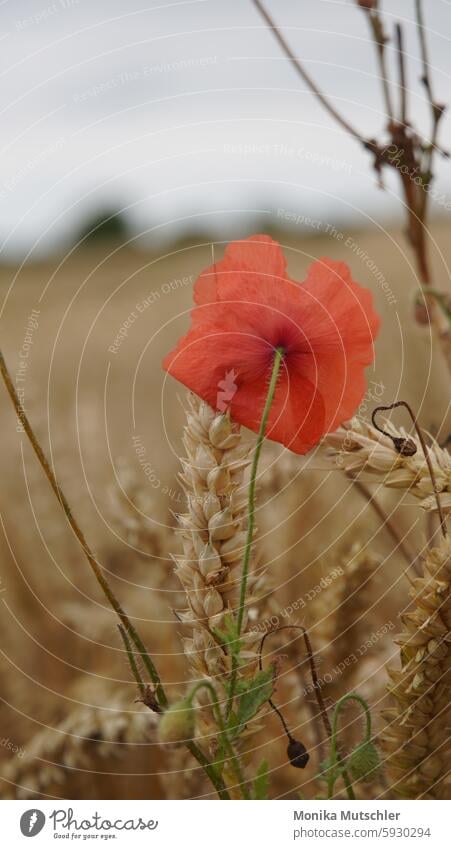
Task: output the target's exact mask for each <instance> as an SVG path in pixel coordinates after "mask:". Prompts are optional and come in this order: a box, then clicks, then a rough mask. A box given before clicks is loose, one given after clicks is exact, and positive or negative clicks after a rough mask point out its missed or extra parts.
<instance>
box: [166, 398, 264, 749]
mask: <svg viewBox="0 0 451 849" xmlns="http://www.w3.org/2000/svg"><path fill="white" fill-rule="evenodd" d="M183 443H184V447H185V450H186V458H185V459H184V460H182V461H181V462H182V466H183V473H182V474H181V475H180V479H181V483H182V486H183V490H184V493H185V496H186V506H187V511H186V513H184V514H182V515H178V516H177V522H178V525H179V528H180V531H179V533H180V536H181V539H182V544H183V555H181V556H175V557H174V561H175V564H176V574H177V575H178V578H179V580H180V582H181V584H182V586H183V589H184V591H185V596H186V601H187V605H188V606H187V609H185V610H183V611H179V612H178V617H179V619H180V621H181V622H183V623H184V625H186V626H187V627H189V629H190V631H191V633H190V634H189V635H188V636H186V637H185V638H184V640H183V645H184V651H185V654H186V656H187V657H188V660H189V664H190V668H191V671H192V674H193V677H194V678H195V679H196V680H201V679H204V678H210V679H213V681H214V684H215V687H216V691H217V693H218V698H219V699H220V700H222V699H224V698H225V693H226V687H225V684H226V681H227V679H228V677H229V675H230V673H231V659H230V657H229V655H228V654H227V653H226V652H225V650H224V647H223V645H222V644H221V640H220V639H219V638H218V631H220V630H221V628H222V627H223V626H224V616H225V614H226V613H227V611H231V610H235V611H236V610H237V608H238V605H239V597H240V578H241V566H242V560H243V551H244V545H245V540H246V506H247V492H246V479H245V478H246V475H245V473H246V469H247V467H248V465H249V454H250V452H251V450H252V444H251V443H250V442H249V441H247V440H245V439H244V438H243V435H242V433H241V431H240V430H239V429H238V428H237V427H235V425H233V424H232V422H231V420H230V418H229V416H228V415H222V414H217V413H215V412H214V411H213V410H212V409H211V407H209V406H208V404H206V403H204V402H203V401H200V400H199V399H198V398H197V397H196V396H194V395H189V396H188V410H187V424H186V427H185V431H184V438H183ZM260 585H261V579H259V578H258V576H257V575H256V574H255V572H252V571H251V574H250V579H249V584H248V590H249V595H248V602H251V603H252V600H253V599H252V595H253V593H257V592H258V590H259V588H260ZM249 614H250V611H249V606H247V608H246V611H245V614H244V628H243V633H242V636H241V639H242V640H243V642H244V648H243V650H242V652H241V657H242V659H244V660H245V661H246V662H245V664H244V665H243V667H242V668H241V670H240V675H241V676H244V677H248V676H249V677H252V675H253V674H254V672H255V671H256V668H257V665H258V656H257V652H256V645H257V642H258V634H256V633H255V632H251V631H250V630H247V625H248V622H249ZM198 698H199V701H200V702H201V703H203V704H204V705H205V704H206V703H207V704H208V701H209V696H208V693H207V694H206V695H205V691H203V692H201V693H199V696H198ZM198 730H199V732H201V733H202V735H205V736H207V737H209V738H210V747H211V748H212V749H213V750H214V748H215V735H216V731H217V729H216V723H215V719H214V715H213V712H212V711H211V710H210V709H208V707H204V709H203V710H202V711H201V721H200V722H199V723H198Z"/></svg>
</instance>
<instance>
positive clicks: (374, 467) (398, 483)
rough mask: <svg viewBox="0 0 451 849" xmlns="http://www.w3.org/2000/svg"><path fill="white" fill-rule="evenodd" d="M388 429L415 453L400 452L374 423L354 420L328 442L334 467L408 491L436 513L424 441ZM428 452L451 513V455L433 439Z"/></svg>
mask: <svg viewBox="0 0 451 849" xmlns="http://www.w3.org/2000/svg"><path fill="white" fill-rule="evenodd" d="M384 429H385V430H386V431H387V433H389V434H391V436H392V437H393V438H394V439H395V440H399V441H401V442H403V441H408V442H409V443H412V444H414V446H415V448H416V451H415V453H412V454H405V453H403V452H402V451H401V452H400V451H397V450H396V448H395V446H394V444H393V441H392V439H391V438H390V437H389V436H386V435H384V434H382V433H380V431H378V430H377V429H376V428H375V427H373V426H372V425H371V424H369V423H367V422H364V421H361V420H360V419H357V418H354V419H352V420H351V421H350V422H347V423H345V424H344V425H342V426H341V427H340V428H338V430H337V431H336V432H335V433H330V434H328V435H327V436H326V437H325V439H324V443H323V444H324V445H325V447H326V449H327V453H328V456H329V458H330V461H331V465H332V466H333V467H334V468H339V469H342V470H343V471H346V472H350V473H352V474H356V473H357V472H363V473H367V474H369V475H370V476H371V478H372V479H373V480H374V481H377V482H378V483H383V484H384V486H387V487H393V488H396V489H408V490H409V492H410V493H411V494H412V495H414V496H415V497H416V498H418V499H419V500H420V506H421V507H422V508H423V509H424V510H427V511H432V512H435V511H436V510H437V502H436V498H435V495H434V486H433V483H432V480H431V475H430V472H429V469H428V464H427V462H426V458H425V456H424V453H423V451H422V447H421V444H420V440H419V439H418V438H416V437H412V436H409V435H408V434H407V432H406V431H405V430H404V429H403V428H399V429H398V428H395V427H394V426H393V425H392V424H391V423H390V422H388V421H387V422H386V423H385V424H384ZM398 444H399V443H398ZM412 447H413V445H412ZM426 450H427V453H428V457H429V460H430V462H431V466H432V469H433V472H434V477H435V482H436V487H437V491H438V492H440V493H441V498H440V501H441V505H442V509H443V511H444V512H445V513H446V512H450V511H451V456H450V454H449V453H448V451H446V450H445V449H443V448H441V447H440V446H439V445H438V443H437V442H436V441H435V440H432V439H431V440H430V445H429V446H427V448H426Z"/></svg>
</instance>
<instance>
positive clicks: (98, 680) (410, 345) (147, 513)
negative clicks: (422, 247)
mask: <svg viewBox="0 0 451 849" xmlns="http://www.w3.org/2000/svg"><path fill="white" fill-rule="evenodd" d="M245 235H247V234H243V233H239V234H236V236H237V238H239V237H243V236H245ZM275 237H276V238H278V239H279V241H280V242H281V244H282V245H283V246H284V250H285V253H286V256H287V257H288V263H289V272H290V274H291V276H292V277H294V278H296V279H299V280H302V279H303V278H304V276H305V272H306V269H307V267H308V265H309V263H310V262H311V261H312V260H314V259H316V258H318V257H320V256H323V255H328V256H330V257H333V258H334V259H341V260H344V261H345V262H347V263H348V264H349V265H350V267H351V269H352V273H353V276H354V278H355V279H356V280H357V281H359V282H360V283H361V284H362V285H364V286H367V287H368V288H370V289H371V291H372V292H373V295H374V300H375V305H376V309H377V311H378V312H379V314H380V315H381V318H382V330H381V333H380V336H379V338H378V341H377V347H376V359H375V364H374V367H373V368H370V369H368V373H367V379H368V393H367V397H366V398H365V399H364V402H363V404H362V405H361V408H360V410H359V417H361V418H362V419H363V420H365V421H367V420H369V417H370V413H371V410H372V409H373V408H374V406H376V405H377V404H390V403H392V402H393V401H396V400H398V399H404V400H406V401H408V403H409V404H410V405H411V407H412V408H413V409H414V411H415V414H416V416H417V418H418V420H419V421H420V423H421V425H422V427H423V428H424V430H425V431H426V432H428V433H431V434H432V435H433V436H435V437H437V438H438V439H441V440H443V439H445V438H446V437H447V435H448V433H449V432H450V430H451V418H450V416H449V413H448V394H447V391H446V386H447V379H448V378H447V376H446V370H445V366H444V364H443V362H442V360H441V355H440V352H439V351H438V349H437V348H436V346H435V343H434V342H433V340H432V338H431V334H430V332H429V329H428V328H426V327H420V326H418V325H416V324H415V323H414V321H413V319H412V315H413V311H414V304H415V298H416V296H417V294H418V284H417V279H416V275H415V270H414V266H413V264H412V259H411V256H410V253H409V248H408V247H407V245H406V241H405V238H404V234H403V233H402V232H401V230H400V229H399V228H398V227H397V226H392V225H387V226H386V227H385V228H382V227H381V228H379V229H376V228H375V229H374V230H372V231H348V230H345V229H343V231H342V232H341V231H339V230H337V231H334V232H331V233H329V234H328V235H325V234H308V233H304V234H299V233H296V232H295V231H294V230H291V231H287V232H277V233H275ZM223 247H224V246H223V245H221V244H218V243H216V245H215V248H214V250H215V256H216V257H220V256H221V255H222V251H223ZM211 255H212V246H211V242H210V241H209V240H208V239H199V240H198V241H194V243H192V242H190V241H188V240H187V241H185V242H180V243H177V244H175V245H173V246H170V247H167V248H165V249H164V252H163V251H162V252H161V253H158V252H157V251H156V250H154V251H152V252H150V251H148V252H145V251H143V250H142V251H138V250H132V249H131V248H130V247H115V246H114V245H108V244H104V243H100V244H98V245H97V246H93V247H91V248H85V249H81V248H78V249H77V250H74V251H73V252H72V253H68V254H67V255H66V256H65V257H61V258H58V259H55V258H54V259H51V260H45V261H42V262H40V263H29V264H25V265H23V266H22V267H20V268H18V267H5V266H4V267H2V268H1V270H0V286H1V299H2V305H3V310H2V315H1V334H2V342H3V350H4V354H5V357H6V359H7V362H8V365H9V369H10V372H11V374H12V376H13V379H14V380H15V383H16V386H17V387H18V388H20V389H21V390H22V391H23V396H22V397H23V403H24V406H25V409H26V411H27V414H28V416H29V418H30V420H31V422H32V424H33V426H34V428H35V430H36V432H37V434H38V436H39V438H40V440H41V443H42V445H43V447H44V450H45V452H46V454H47V456H48V457H49V458H51V461H52V463H53V466H54V469H55V472H56V475H57V478H58V480H59V481H60V483H61V485H62V487H63V489H64V491H65V492H66V495H67V497H68V500H69V502H70V505H71V507H72V509H73V512H74V514H75V515H76V517H77V519H78V521H79V523H80V525H81V527H82V528H83V530H84V532H85V535H86V537H87V539H88V540H89V543H90V545H91V546H92V548H93V549H94V551H95V552H96V554H97V557H98V559H99V562H100V563H101V564H102V567H103V569H104V570H105V571H106V573H107V574H108V577H109V579H110V581H111V584H112V586H113V587H114V591H115V592H116V594H117V595H118V597H119V598H120V601H121V603H122V605H123V606H124V607H125V608H126V610H127V613H128V614H129V616H131V617H132V618H133V621H134V623H135V624H136V625H137V626H139V628H140V631H141V633H142V634H143V636H144V638H145V642H146V645H147V647H148V649H149V651H150V653H151V656H152V658H153V660H154V662H155V663H156V665H157V667H158V670H159V672H160V675H161V678H162V680H163V681H164V683H165V686H166V690H167V692H168V694H169V695H170V697H171V699H176V698H178V696H179V695H180V693H181V692H183V691H184V689H185V688H186V686H187V682H188V681H189V674H190V673H189V672H188V671H187V667H186V664H185V662H184V655H183V645H184V639H186V629H185V627H184V625H183V623H182V622H181V621H180V618H179V615H178V613H177V611H179V610H180V609H181V608H183V606H184V600H183V591H182V588H181V586H180V582H179V580H178V578H177V576H176V574H175V572H174V563H173V560H172V555H177V554H178V553H179V552H180V535H179V534H177V532H176V527H177V515H178V514H179V513H180V512H181V511H182V509H183V505H184V496H183V493H182V489H181V486H180V482H179V479H178V473H179V472H180V471H181V466H180V461H179V458H180V457H183V456H185V454H184V451H183V448H182V435H183V426H184V421H185V409H186V393H185V392H184V390H183V387H181V386H180V385H179V384H176V382H175V381H174V380H172V379H171V378H169V377H168V376H167V375H165V373H164V372H163V370H162V368H161V360H162V358H163V356H164V354H165V353H167V351H168V350H169V349H170V348H172V347H173V346H174V344H175V341H176V340H177V338H179V336H180V334H181V332H182V331H184V330H185V329H186V326H187V324H188V313H189V310H190V307H191V303H192V290H193V283H194V281H195V279H196V277H197V276H198V274H199V273H200V271H201V270H202V269H203V268H204V267H205V266H207V265H208V264H209V263H210V262H211ZM431 261H432V265H433V269H434V277H435V279H437V281H442V282H445V281H446V280H447V278H448V276H449V273H448V271H447V269H448V268H449V264H450V262H451V244H450V239H449V223H448V222H447V221H445V220H443V221H440V220H439V221H437V222H435V224H434V226H433V228H432V248H431ZM24 343H25V351H26V352H27V356H26V357H25V359H26V365H25V366H21V365H20V363H21V362H23V360H24V357H23V350H24ZM21 352H22V353H21ZM396 423H397V424H398V425H404V426H406V427H408V422H407V420H406V419H404V418H403V416H402V414H399V416H398V417H397V418H396ZM1 427H2V436H3V438H2V444H1V455H2V488H1V500H0V505H1V520H2V535H1V563H0V579H1V583H0V603H1V618H0V633H1V644H0V648H1V654H0V675H1V704H0V717H1V734H0V737H1V738H2V740H1V745H0V775H1V779H2V781H1V793H2V797H3V798H67V799H70V798H93V799H99V798H104V799H108V798H117V799H120V798H132V799H134V798H136V799H140V798H156V799H158V798H204V797H207V798H212V796H213V794H212V789H211V787H209V786H208V785H207V784H206V783H205V780H204V776H203V774H202V771H201V770H200V769H199V767H198V765H197V764H196V763H195V761H194V760H193V759H192V758H191V756H190V755H189V754H188V753H187V752H185V751H184V750H180V749H177V750H168V749H165V748H164V747H163V746H162V745H161V744H160V742H159V740H158V735H157V725H158V717H156V715H155V714H153V713H151V712H150V711H149V710H148V709H147V708H146V707H145V706H144V705H143V704H141V703H139V702H137V701H136V695H137V692H136V686H135V684H134V682H133V681H132V679H131V675H130V672H129V668H128V665H127V662H126V657H125V654H124V650H123V646H122V643H121V641H120V637H119V634H118V631H117V627H116V617H115V615H114V613H113V612H112V611H110V610H109V609H108V608H107V607H106V606H105V603H104V600H103V598H102V596H101V594H100V593H99V591H98V588H97V587H96V584H95V582H94V580H93V577H92V575H91V574H90V572H89V570H88V567H87V563H86V561H85V559H84V557H83V552H82V551H81V550H80V546H79V545H78V543H77V541H76V540H75V538H74V536H73V534H72V531H71V529H70V527H69V525H68V523H67V520H66V518H65V516H64V514H63V512H62V511H61V509H60V505H59V504H58V502H57V500H56V499H55V497H54V495H53V493H52V492H51V490H50V488H49V486H48V483H47V481H46V480H45V478H44V475H43V473H42V470H41V468H40V467H39V465H38V463H37V461H36V458H35V456H34V455H33V452H32V450H31V448H30V446H29V444H28V443H27V441H26V439H25V437H24V434H23V433H21V432H20V429H18V428H17V422H16V419H15V415H14V411H13V409H12V407H11V404H10V402H9V399H8V397H7V395H6V393H5V392H4V390H3V389H2V404H1ZM370 488H371V492H373V493H374V494H375V495H376V496H377V498H378V499H379V500H380V503H381V504H382V505H383V507H384V509H385V512H386V514H387V515H388V516H389V517H390V520H391V522H392V523H393V525H394V527H395V528H396V532H397V535H398V538H399V539H401V540H402V545H401V546H400V545H399V544H398V542H396V541H395V540H394V538H393V536H392V535H391V533H390V530H389V529H387V527H386V526H383V524H382V522H381V519H380V517H379V516H378V515H377V514H376V512H375V510H374V509H373V507H372V506H371V505H369V504H368V503H367V501H366V500H365V498H364V497H363V496H362V493H361V492H359V490H358V489H356V488H355V487H354V485H353V484H352V482H351V481H350V480H349V479H348V478H347V477H346V476H345V475H344V474H341V473H340V472H339V471H338V470H337V469H332V468H331V467H330V465H328V463H327V461H326V459H325V456H324V451H323V450H322V449H318V450H314V451H313V452H311V454H310V455H307V457H305V458H301V457H298V456H295V455H290V454H289V452H287V451H284V450H283V449H282V448H281V446H277V445H275V444H270V443H267V444H266V446H265V448H264V453H263V460H262V467H261V475H260V477H259V482H258V511H257V532H256V536H255V549H256V552H257V555H256V556H257V561H258V567H257V568H258V571H259V574H260V575H261V576H262V577H264V584H262V587H261V588H259V587H258V585H257V589H256V593H257V596H258V601H259V603H261V605H262V610H264V613H263V614H261V615H260V614H257V613H256V614H255V616H256V618H255V619H254V620H252V623H251V624H252V625H253V627H254V628H255V629H256V633H264V630H265V622H266V624H268V623H271V622H272V625H273V626H274V623H278V624H279V625H286V624H296V625H302V626H303V627H305V628H306V629H307V630H308V632H309V635H310V639H311V642H312V645H313V647H314V650H315V652H317V653H318V658H317V660H318V674H319V676H320V679H321V686H322V690H323V695H324V698H325V700H326V704H327V705H329V706H333V705H334V704H335V703H336V701H337V699H339V698H340V697H341V696H343V695H344V694H346V693H347V692H350V691H358V692H359V693H361V694H362V696H363V697H364V698H365V699H366V700H367V701H368V703H369V704H370V706H371V710H372V716H373V723H374V726H375V731H376V734H377V735H379V734H380V732H381V729H382V728H383V727H384V723H385V722H386V720H384V718H383V715H382V714H383V711H384V710H387V709H390V706H391V702H390V698H389V697H388V696H387V685H388V682H389V676H388V673H387V667H393V668H395V669H396V667H397V666H398V665H399V660H398V655H399V647H398V644H397V638H398V634H399V633H400V632H401V631H402V630H403V626H402V622H401V619H400V617H401V615H402V614H404V613H406V612H407V611H408V610H409V605H410V603H411V602H410V598H409V588H410V581H409V578H408V577H406V574H405V573H406V569H407V571H408V572H409V575H410V574H411V573H412V567H409V568H408V564H407V562H406V556H405V554H406V552H403V551H402V547H404V548H405V549H406V550H407V552H408V554H410V555H411V560H415V558H416V557H417V556H418V557H420V556H421V553H423V554H424V553H425V540H426V535H427V534H430V533H431V532H432V531H434V529H435V530H436V527H435V525H434V519H432V520H431V519H430V516H429V514H427V513H425V512H424V511H422V510H421V509H419V507H418V504H417V503H416V502H415V497H414V496H413V495H412V494H411V493H410V492H409V491H408V490H407V489H387V488H384V487H383V486H382V484H380V482H378V481H376V482H371V481H370ZM407 559H408V558H407ZM414 572H415V569H414V570H413V577H414ZM410 580H412V577H411V578H410ZM259 616H260V619H259V618H258V617H259ZM259 629H260V630H259ZM272 647H273V650H275V649H276V648H277V651H278V653H279V654H278V663H279V664H280V670H279V676H278V680H277V688H276V694H275V699H276V701H277V704H278V705H279V706H281V705H283V709H284V714H285V716H286V719H287V721H288V723H289V725H290V727H291V728H292V729H296V732H297V735H298V736H299V735H300V736H301V739H302V740H303V741H304V742H305V743H306V745H307V747H308V749H309V751H310V753H311V759H310V763H309V764H308V766H307V767H306V769H305V770H304V771H303V772H302V773H300V771H299V770H296V769H292V768H290V766H289V765H287V759H286V740H285V737H284V734H283V733H282V730H281V726H280V723H279V721H278V718H277V716H275V714H274V712H273V711H271V710H270V708H269V707H268V706H266V707H265V708H264V710H263V714H262V716H261V717H260V718H259V722H258V727H257V728H256V729H255V733H254V734H253V736H252V738H249V743H248V744H246V747H245V748H246V751H245V758H246V760H247V761H248V762H249V763H251V764H257V765H258V763H259V762H260V761H261V759H262V758H265V759H266V760H267V761H268V763H269V765H270V766H269V779H270V788H271V798H283V797H285V798H298V797H299V795H301V797H307V798H309V797H311V796H314V795H315V794H316V793H318V792H319V790H318V787H319V784H318V780H317V777H316V776H317V773H318V770H319V764H320V762H321V760H322V759H324V756H325V741H324V737H323V734H322V730H321V727H320V725H319V723H318V715H317V708H316V702H315V699H314V695H313V693H312V687H311V684H310V683H309V682H310V679H309V672H308V666H307V665H306V659H305V653H304V652H303V648H302V645H300V641H299V639H298V638H297V636H296V635H295V634H293V633H292V632H280V633H279V634H278V635H277V638H275V640H274V642H273V646H272ZM348 707H349V709H348V710H347V711H346V713H345V717H346V719H345V720H344V722H345V724H346V735H345V736H346V740H347V743H348V745H351V743H352V741H353V740H356V739H359V734H360V731H361V718H360V716H359V712H358V711H354V708H353V707H352V706H348ZM376 739H378V738H377V737H376ZM447 739H448V738H447ZM447 745H449V743H447ZM437 746H438V750H439V751H442V747H443V741H440V743H438V744H437ZM381 751H382V754H381V758H382V759H384V757H385V755H384V753H383V747H382V749H381ZM448 751H449V749H448ZM393 781H394V779H393V778H392V779H391V780H390V779H387V777H386V776H385V777H383V776H382V777H381V776H378V777H377V778H375V779H374V780H373V781H372V783H371V785H370V787H369V790H366V791H365V793H366V798H378V797H380V796H387V797H388V798H390V797H391V795H392V792H393ZM428 787H429V785H428V786H427V787H426V790H425V791H424V792H425V793H427V792H428ZM440 792H441V793H442V795H445V797H446V792H447V791H446V788H445V789H443V788H442V789H441V791H440Z"/></svg>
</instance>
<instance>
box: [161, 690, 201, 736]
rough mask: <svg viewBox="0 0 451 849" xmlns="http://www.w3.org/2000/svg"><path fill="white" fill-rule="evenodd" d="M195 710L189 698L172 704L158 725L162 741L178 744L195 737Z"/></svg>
mask: <svg viewBox="0 0 451 849" xmlns="http://www.w3.org/2000/svg"><path fill="white" fill-rule="evenodd" d="M194 719H195V710H194V708H193V706H192V704H191V703H190V701H189V700H188V699H181V700H180V701H179V702H175V704H173V705H171V707H170V708H168V709H167V710H166V711H165V712H164V714H163V716H162V717H161V720H160V724H159V726H158V739H159V741H160V743H164V744H167V745H173V746H177V745H180V744H181V743H186V741H187V740H192V739H193V737H194Z"/></svg>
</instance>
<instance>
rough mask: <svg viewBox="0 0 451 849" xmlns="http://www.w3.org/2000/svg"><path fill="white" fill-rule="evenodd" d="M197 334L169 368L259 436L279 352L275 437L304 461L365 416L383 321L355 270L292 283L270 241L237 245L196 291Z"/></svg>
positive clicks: (170, 359)
mask: <svg viewBox="0 0 451 849" xmlns="http://www.w3.org/2000/svg"><path fill="white" fill-rule="evenodd" d="M194 300H195V303H196V306H195V307H194V309H193V310H192V313H191V327H190V329H189V331H188V333H187V334H186V335H185V336H184V337H183V338H182V339H181V340H180V341H179V343H178V345H177V347H176V348H175V350H174V351H172V352H171V353H170V354H169V355H168V356H167V357H166V358H165V360H164V362H163V367H164V368H165V369H166V371H168V372H169V374H171V375H172V376H173V377H175V378H177V380H179V381H181V383H184V384H185V386H188V387H189V389H191V390H192V391H193V392H195V393H196V394H197V395H199V396H200V397H201V398H203V399H204V400H205V401H207V402H208V404H210V405H211V406H212V407H213V408H215V409H219V410H222V411H224V410H225V409H226V408H227V409H230V414H231V416H232V419H233V420H234V421H237V422H239V423H240V424H242V425H245V427H248V428H250V429H251V430H253V431H258V428H259V425H260V421H261V416H262V412H263V407H264V404H265V399H266V395H267V391H268V381H269V378H270V376H271V370H272V365H273V360H274V352H275V350H276V349H277V348H282V349H283V353H284V357H283V362H282V365H281V368H280V374H279V378H278V383H277V388H276V392H275V396H274V400H273V403H272V406H271V411H270V415H269V419H268V425H267V430H266V436H267V437H268V438H269V439H273V440H275V441H276V442H281V443H282V444H283V445H286V446H287V447H288V448H290V449H291V450H292V451H295V452H297V453H298V454H305V453H306V452H307V451H308V450H309V449H310V448H312V447H313V446H314V445H316V444H317V443H318V442H319V440H320V439H321V437H322V436H323V435H324V434H325V433H328V432H330V431H334V430H336V429H337V427H338V426H339V425H340V424H341V423H342V422H343V421H345V420H346V419H349V418H350V417H351V416H352V415H353V413H354V412H355V410H356V408H357V406H358V404H359V403H360V401H361V400H362V397H363V395H364V392H365V379H364V368H365V366H368V365H369V364H370V363H372V361H373V358H374V348H373V343H374V338H375V336H376V334H377V331H378V328H379V318H378V316H377V315H376V313H375V312H374V309H373V303H372V296H371V294H370V292H369V291H368V290H366V289H362V288H361V287H360V286H359V285H358V284H357V283H355V282H354V281H353V280H352V278H351V274H350V271H349V268H348V267H347V265H345V263H342V262H334V261H333V260H330V259H320V260H318V261H317V262H314V263H313V264H312V265H311V266H310V268H309V270H308V273H307V279H306V280H305V282H304V283H298V282H297V281H295V280H291V279H290V278H289V277H288V275H287V273H286V261H285V258H284V256H283V254H282V251H281V248H280V245H279V244H278V243H277V242H274V241H273V240H272V239H271V238H270V237H269V236H252V237H251V238H249V239H246V240H243V241H240V242H233V243H232V244H230V245H229V246H228V248H227V249H226V251H225V255H224V258H223V259H222V260H221V261H220V262H218V263H216V264H215V265H213V266H211V267H210V268H207V269H206V270H205V271H204V272H202V274H201V275H200V277H199V278H198V280H197V281H196V284H195V289H194Z"/></svg>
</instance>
